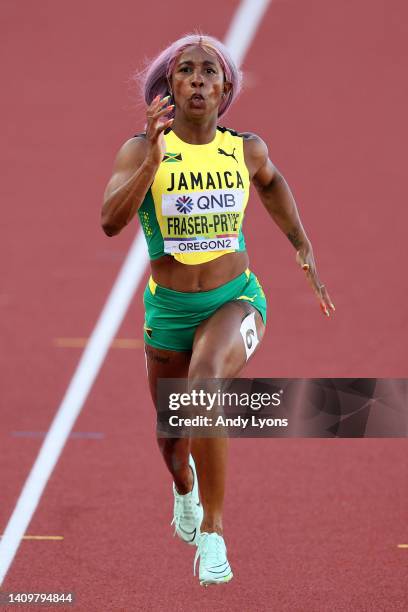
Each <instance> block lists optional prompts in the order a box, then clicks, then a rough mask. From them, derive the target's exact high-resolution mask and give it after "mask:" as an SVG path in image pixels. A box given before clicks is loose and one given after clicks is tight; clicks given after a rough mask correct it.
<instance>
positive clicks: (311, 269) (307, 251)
mask: <svg viewBox="0 0 408 612" xmlns="http://www.w3.org/2000/svg"><path fill="white" fill-rule="evenodd" d="M296 262H297V264H298V265H299V266H300V267H301V268H302V270H303V271H304V272H305V274H306V278H307V280H308V281H309V283H310V285H311V287H312V289H313V291H314V292H315V294H316V297H317V299H318V300H319V304H320V308H321V310H322V312H323V314H324V315H326V317H330V312H331V313H332V314H333V312H334V311H335V307H334V304H333V302H332V301H331V299H330V296H329V294H328V293H327V289H326V287H325V285H323V284H322V283H321V282H320V281H319V279H318V276H317V271H316V264H315V260H314V257H313V251H312V247H311V246H307V247H302V248H301V249H299V251H297V253H296Z"/></svg>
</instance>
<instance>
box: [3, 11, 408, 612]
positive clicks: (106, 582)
mask: <svg viewBox="0 0 408 612" xmlns="http://www.w3.org/2000/svg"><path fill="white" fill-rule="evenodd" d="M237 4H238V3H237V2H235V1H232V0H226V1H224V2H216V1H215V0H207V2H206V3H205V5H200V6H199V5H198V4H195V3H189V2H186V1H184V0H175V1H174V2H172V3H171V10H169V7H168V5H166V6H164V5H163V7H162V8H158V6H157V3H151V2H148V3H146V4H144V3H143V4H142V3H141V2H138V1H136V2H135V1H134V0H133V1H132V2H131V1H130V0H121V2H119V3H115V2H113V0H107V1H104V2H97V1H96V0H81V1H79V0H74V1H73V2H65V1H63V0H60V1H59V2H54V1H51V0H42V1H41V2H29V1H28V0H26V1H25V2H15V1H14V0H13V1H12V0H3V1H2V3H1V8H0V11H1V20H0V21H1V24H2V25H1V28H2V30H3V32H2V35H1V39H2V42H1V45H2V47H3V55H4V57H5V58H6V59H7V61H6V62H5V65H4V74H3V88H2V89H3V95H2V101H1V121H2V139H1V144H0V146H1V151H0V155H1V163H2V169H3V180H2V183H1V187H0V188H1V191H2V202H3V206H2V225H3V228H4V229H3V231H2V239H1V253H2V256H1V259H2V262H3V273H2V284H1V288H0V308H1V335H2V347H3V348H2V352H1V415H2V418H1V421H0V428H1V429H0V438H1V449H2V450H1V462H0V481H1V505H0V531H2V530H3V531H4V529H5V527H6V525H7V522H8V520H9V517H10V515H11V513H12V511H13V508H14V506H15V503H16V500H17V498H18V495H19V493H20V491H21V487H22V485H23V484H24V481H25V479H26V477H27V474H28V473H29V471H30V468H31V466H32V464H33V462H34V460H35V458H36V456H37V453H38V450H39V448H40V445H41V442H42V439H41V438H40V437H38V436H37V435H34V434H32V435H24V436H18V435H16V433H15V432H44V431H47V430H48V428H49V425H50V422H51V421H52V418H53V416H54V414H55V411H56V409H57V407H58V405H59V404H60V401H61V398H62V396H63V394H64V392H65V390H66V388H67V385H68V383H69V381H70V379H71V377H72V374H73V372H74V370H75V367H76V365H77V363H78V359H79V357H80V354H81V351H82V349H81V348H68V347H58V346H56V344H55V339H57V338H81V337H88V336H89V334H90V333H91V331H92V328H93V326H94V323H95V320H96V318H97V316H98V315H99V313H100V311H101V308H102V305H103V303H104V301H105V299H106V296H107V295H108V293H109V291H110V289H111V287H112V284H113V282H114V279H115V278H116V275H117V273H118V270H119V268H120V265H121V263H122V261H123V259H124V257H125V256H126V253H127V250H128V248H129V245H130V244H131V242H132V240H133V238H134V235H135V232H136V231H137V223H135V224H134V225H133V226H132V227H130V228H127V230H126V231H124V232H123V234H122V235H120V236H118V237H115V238H113V239H108V238H106V237H105V236H104V235H103V233H102V231H101V230H100V228H99V211H100V206H101V199H102V193H103V189H104V187H105V184H106V181H107V179H108V177H109V176H110V171H111V167H112V162H113V157H114V155H115V153H116V151H117V150H118V148H119V147H120V145H121V144H122V142H124V141H125V140H126V139H127V138H128V137H130V136H131V135H132V134H134V133H136V132H137V131H140V130H141V129H143V107H142V105H141V104H140V103H138V102H137V101H136V100H135V98H136V93H135V90H134V89H132V88H131V87H130V85H129V83H128V78H129V76H130V75H131V73H132V71H133V70H134V69H136V68H137V67H140V65H141V63H142V62H143V59H144V58H145V57H151V56H153V55H154V54H155V53H156V52H157V51H158V50H159V49H160V48H161V47H163V46H164V45H165V44H167V43H168V42H170V41H171V40H173V39H175V38H176V37H178V36H180V35H182V34H184V33H185V32H188V31H191V30H192V29H193V28H195V27H201V29H202V30H203V31H207V32H209V33H212V34H214V35H215V36H218V37H220V38H223V37H224V35H225V33H226V31H227V29H228V26H229V23H230V21H231V18H232V15H233V14H234V11H235V10H236V8H237ZM407 24H408V6H407V4H406V2H405V1H404V0H387V1H386V0H342V1H340V0H336V1H332V0H330V1H327V0H275V1H274V2H272V3H271V5H270V7H269V9H268V11H267V13H266V15H265V17H264V19H263V21H262V24H261V26H260V28H259V30H258V32H257V34H256V36H255V39H254V41H253V43H252V45H251V47H250V49H249V52H248V54H247V55H246V57H245V59H244V63H243V69H244V72H245V78H246V80H245V84H246V85H245V91H244V93H243V94H242V97H241V99H240V100H239V101H238V102H237V104H236V106H235V107H233V108H232V109H231V111H230V113H229V115H228V116H227V117H226V118H225V119H224V120H223V122H222V123H223V124H224V125H227V126H228V127H233V128H235V129H237V130H242V131H253V132H257V133H259V134H260V135H261V136H262V137H263V138H264V139H265V140H266V142H267V143H268V145H269V150H270V156H271V159H272V160H273V161H274V162H275V164H276V165H277V166H278V168H279V169H280V171H281V172H282V173H283V174H284V176H285V177H286V179H287V181H288V182H289V184H290V186H291V187H292V190H293V192H294V195H295V197H296V199H297V202H298V206H299V209H300V212H301V215H302V219H303V221H304V224H305V227H306V229H307V231H308V233H309V235H310V237H311V239H312V242H313V246H314V250H315V255H316V258H317V264H318V270H319V272H320V276H321V279H322V280H323V281H324V282H325V283H326V285H327V287H328V289H329V292H330V295H331V297H332V299H333V301H334V303H335V305H336V309H337V311H336V314H335V317H333V318H331V319H330V320H326V319H325V318H324V317H323V316H322V315H321V313H320V310H319V307H318V304H317V302H316V301H315V298H314V296H313V295H312V293H311V291H310V290H309V288H308V286H307V283H306V282H305V279H304V278H303V274H302V272H301V271H299V269H298V268H297V266H296V265H295V259H294V252H293V249H292V247H291V245H290V244H289V243H288V242H287V240H286V239H285V237H284V236H283V235H282V234H280V232H279V230H278V229H277V228H276V227H275V226H274V225H273V223H272V222H271V221H269V220H268V218H267V215H266V213H265V211H264V210H263V208H262V205H261V204H260V202H259V201H258V199H257V198H256V196H255V194H252V198H251V200H250V203H249V206H248V213H247V217H246V239H247V244H248V250H249V254H250V257H251V267H252V269H253V270H254V271H255V272H256V274H257V275H258V276H259V278H260V280H261V282H262V283H263V285H264V289H265V291H266V293H267V296H268V299H269V323H268V328H267V333H266V337H265V339H264V342H263V346H262V347H261V349H260V350H259V351H258V352H257V354H256V355H255V357H254V358H253V360H252V362H251V363H250V364H249V365H248V367H247V369H246V371H245V372H244V373H243V374H244V375H246V376H257V377H406V376H407V365H406V363H407V360H406V343H407V332H408V308H407V272H406V261H407V253H406V226H407V216H408V215H407V208H406V189H405V184H404V182H405V175H406V155H405V151H406V146H405V145H406V141H407V134H406V130H407V122H406V100H407V96H408V81H407V78H406V61H405V60H406V54H407V41H408V25H407ZM146 277H147V276H145V278H146ZM143 287H144V283H143V284H142V285H141V286H140V287H139V289H138V292H137V294H136V295H135V298H134V300H133V303H132V305H131V308H130V309H129V311H128V313H127V316H126V318H125V320H124V322H123V325H122V327H121V329H120V333H119V334H118V336H119V337H120V338H136V339H137V338H138V339H141V338H142V323H143V312H142V300H141V296H142V291H143ZM13 432H14V433H13ZM74 432H85V433H86V432H88V433H89V432H94V433H99V434H101V435H100V436H96V437H94V438H92V437H91V438H89V437H84V436H82V437H81V436H78V437H73V438H70V439H69V440H68V442H67V444H66V446H65V449H64V452H63V454H62V456H61V459H60V461H59V462H58V464H57V466H56V469H55V470H54V472H53V474H52V477H51V479H50V481H49V483H48V486H47V488H46V490H45V493H44V495H43V497H42V499H41V502H40V504H39V506H38V508H37V511H36V513H35V514H34V517H33V519H32V521H31V524H30V526H29V529H28V531H27V533H28V534H38V535H61V536H63V537H64V539H63V540H61V541H32V540H24V541H23V542H22V543H21V545H20V547H19V549H18V552H17V555H16V557H15V559H14V562H13V564H12V565H11V568H10V570H9V572H8V574H7V576H6V579H5V581H4V584H3V586H2V589H3V590H5V591H13V592H16V591H26V592H27V591H31V592H38V591H41V592H47V591H53V592H55V591H68V590H72V591H75V593H76V597H77V603H76V605H75V607H73V608H72V609H74V610H78V611H80V612H88V611H89V612H100V611H102V610H103V611H111V610H112V611H126V612H135V611H140V610H150V611H154V612H156V611H166V610H171V611H184V610H186V611H187V610H188V611H207V610H208V611H210V610H226V611H237V612H238V611H239V612H242V611H244V612H258V611H265V612H266V611H267V612H270V611H273V612H275V611H276V612H284V611H285V612H286V611H288V612H340V611H347V612H349V611H353V612H354V611H358V612H363V611H364V612H366V611H367V612H371V611H373V612H374V611H375V612H380V611H384V612H393V611H405V610H407V609H408V594H407V589H408V587H407V568H408V549H401V548H398V544H400V543H407V542H408V529H407V524H408V522H407V520H408V516H407V493H408V491H407V488H408V469H407V443H406V440H404V439H393V440H385V439H383V440H379V439H364V440H347V439H344V440H318V439H316V440H315V439H313V440H312V439H287V440H285V439H279V440H256V441H255V440H232V441H231V445H230V450H231V453H230V463H229V478H228V491H227V500H226V508H225V536H226V542H227V546H228V551H229V558H230V561H231V565H232V567H233V570H234V579H233V581H232V582H231V583H230V584H228V585H225V586H223V587H222V588H221V587H219V588H218V587H217V588H212V589H211V588H208V589H203V588H201V587H200V586H199V584H198V580H197V578H194V577H193V575H192V569H193V567H192V566H193V551H192V550H191V549H190V548H187V547H185V546H183V544H182V543H181V542H180V541H178V540H173V538H172V529H171V528H170V525H169V523H170V520H171V515H172V494H171V481H170V478H169V475H168V474H167V472H166V470H165V468H164V464H163V462H162V461H161V458H160V456H159V452H158V450H157V449H156V445H155V440H154V411H153V407H152V404H151V401H150V398H149V396H148V392H147V384H146V380H145V372H144V357H143V351H142V350H141V349H140V348H135V349H129V350H125V349H115V348H112V349H111V350H110V351H109V354H108V357H107V359H106V361H105V363H104V365H103V367H102V370H101V372H100V375H99V377H98V379H97V381H96V383H95V385H94V386H93V388H92V391H91V393H90V396H89V397H88V400H87V402H86V404H85V406H84V409H83V411H82V413H81V415H80V417H79V419H78V421H77V422H76V424H75V427H74ZM14 609H23V607H18V606H15V607H13V608H11V607H10V610H14ZM24 609H25V607H24ZM29 609H32V610H36V609H37V607H35V606H33V607H32V608H29ZM38 609H39V610H40V609H41V610H45V609H48V607H42V608H38ZM50 609H51V608H50ZM53 609H54V608H53ZM59 609H64V608H59ZM66 609H67V610H68V609H71V608H66Z"/></svg>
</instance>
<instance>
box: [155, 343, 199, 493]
mask: <svg viewBox="0 0 408 612" xmlns="http://www.w3.org/2000/svg"><path fill="white" fill-rule="evenodd" d="M145 354H146V367H147V375H148V379H149V387H150V393H151V396H152V399H153V402H154V405H155V406H156V409H157V381H158V379H159V378H187V376H188V368H189V365H190V359H191V352H189V351H186V352H177V351H166V350H163V349H157V348H155V347H153V346H150V345H148V344H145ZM157 442H158V445H159V448H160V451H161V453H162V455H163V458H164V460H165V462H166V465H167V467H168V469H169V471H170V473H171V475H172V476H173V480H174V484H175V485H176V489H177V491H178V493H180V494H181V495H184V494H186V493H188V492H189V491H191V489H192V486H193V475H192V471H191V469H190V466H189V454H190V439H189V438H160V437H158V438H157Z"/></svg>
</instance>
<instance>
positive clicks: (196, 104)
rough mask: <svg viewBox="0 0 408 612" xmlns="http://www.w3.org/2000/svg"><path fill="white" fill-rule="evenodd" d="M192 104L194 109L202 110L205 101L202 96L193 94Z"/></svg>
mask: <svg viewBox="0 0 408 612" xmlns="http://www.w3.org/2000/svg"><path fill="white" fill-rule="evenodd" d="M190 104H191V106H192V107H193V108H202V107H203V106H204V104H205V100H204V98H203V96H202V95H201V94H193V95H192V96H191V98H190Z"/></svg>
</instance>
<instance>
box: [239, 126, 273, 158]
mask: <svg viewBox="0 0 408 612" xmlns="http://www.w3.org/2000/svg"><path fill="white" fill-rule="evenodd" d="M241 136H242V138H243V139H244V151H245V157H246V158H248V159H251V160H253V161H258V162H262V161H265V162H266V160H267V159H268V157H269V151H268V146H267V144H266V142H265V141H264V140H262V138H261V137H260V136H258V134H254V133H253V132H241Z"/></svg>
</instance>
